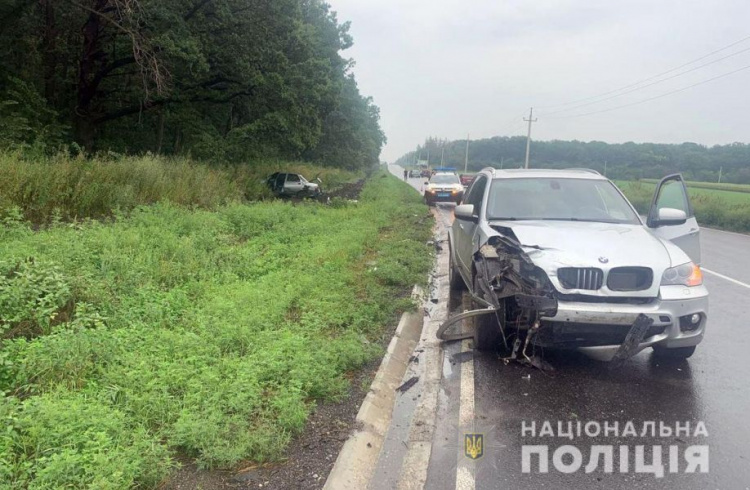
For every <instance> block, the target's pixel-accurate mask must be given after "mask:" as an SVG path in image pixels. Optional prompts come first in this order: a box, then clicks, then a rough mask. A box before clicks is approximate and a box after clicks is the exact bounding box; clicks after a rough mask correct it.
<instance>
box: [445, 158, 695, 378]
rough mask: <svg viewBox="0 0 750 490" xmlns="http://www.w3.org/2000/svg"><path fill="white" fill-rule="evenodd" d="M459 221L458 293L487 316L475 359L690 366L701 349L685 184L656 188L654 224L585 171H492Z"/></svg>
mask: <svg viewBox="0 0 750 490" xmlns="http://www.w3.org/2000/svg"><path fill="white" fill-rule="evenodd" d="M454 213H455V217H456V219H455V221H454V222H453V226H452V228H451V230H450V231H449V247H450V266H449V282H450V284H451V288H452V289H453V290H458V289H461V288H466V287H468V289H469V292H470V294H471V295H472V297H473V298H474V300H475V302H476V303H477V304H480V305H482V306H483V307H488V308H489V309H488V310H487V311H481V312H479V315H478V316H477V320H476V330H475V337H474V346H475V347H476V348H478V349H494V348H497V347H498V346H499V345H501V344H504V345H506V346H513V349H514V352H513V357H516V356H518V358H521V359H523V358H525V359H530V357H533V356H534V352H535V349H536V352H537V353H538V352H540V351H541V350H540V349H545V348H551V349H577V350H579V351H581V352H583V353H585V354H587V355H589V356H591V357H594V358H597V359H599V360H603V361H609V360H621V359H626V358H628V357H630V356H633V355H635V354H637V353H638V352H640V351H641V350H643V349H646V348H648V347H652V348H653V349H654V353H655V354H656V355H658V356H665V357H672V358H683V359H684V358H687V357H690V356H691V355H692V354H693V352H694V351H695V347H696V346H697V345H698V344H699V343H700V342H701V340H702V339H703V334H704V332H705V329H706V322H707V319H708V291H707V290H706V288H705V286H704V285H703V276H702V273H701V269H700V267H699V266H698V264H700V230H699V228H698V223H697V221H696V219H695V216H694V214H693V210H692V207H691V205H690V200H689V198H688V193H687V188H686V186H685V183H684V181H683V179H682V176H681V175H680V174H675V175H670V176H667V177H665V178H664V179H662V181H661V182H660V183H659V184H658V185H657V186H656V192H655V194H654V197H653V200H652V204H651V209H650V211H649V213H648V218H647V220H646V222H645V223H644V222H643V221H642V220H641V218H640V216H639V215H638V213H637V212H636V210H635V208H634V207H633V206H632V205H631V204H630V202H628V200H627V199H626V198H625V196H624V195H623V194H622V192H620V190H619V189H618V188H617V187H616V186H615V185H614V184H613V183H612V182H611V181H609V180H608V179H607V178H606V177H603V176H601V175H600V174H599V173H597V172H595V171H593V170H580V169H576V170H541V169H539V170H523V169H520V170H494V169H485V170H483V171H482V172H481V173H479V174H478V175H477V176H476V177H475V178H474V181H473V182H472V184H471V186H470V187H469V190H468V191H467V193H466V197H465V198H464V200H463V201H462V203H461V204H460V205H459V206H457V207H456V209H455V211H454ZM487 312H489V313H491V314H485V313H487ZM532 364H533V363H532Z"/></svg>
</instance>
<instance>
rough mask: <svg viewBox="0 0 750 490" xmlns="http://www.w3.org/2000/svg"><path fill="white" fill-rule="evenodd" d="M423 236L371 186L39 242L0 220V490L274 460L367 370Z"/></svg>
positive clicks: (378, 183) (402, 198) (391, 188)
mask: <svg viewBox="0 0 750 490" xmlns="http://www.w3.org/2000/svg"><path fill="white" fill-rule="evenodd" d="M32 202H33V201H32ZM21 214H23V213H21ZM431 225H432V219H431V215H430V214H429V213H428V212H427V209H426V207H425V206H424V205H422V204H421V202H420V197H419V196H418V194H417V193H415V192H414V191H413V189H411V188H410V187H408V186H407V185H406V184H404V183H402V182H399V181H398V180H397V179H394V178H393V177H389V176H386V175H385V174H384V173H379V174H375V176H374V177H372V178H371V179H370V180H369V181H368V183H367V184H366V186H365V187H364V190H363V192H362V195H361V197H360V200H359V201H358V202H350V201H345V200H334V201H333V202H332V203H331V205H322V204H319V203H312V202H311V203H301V204H294V203H289V202H280V201H268V202H262V203H256V204H242V203H237V202H230V203H229V204H215V205H213V206H212V207H211V208H210V209H208V208H207V209H189V208H188V207H184V206H177V205H175V204H170V203H159V204H155V205H152V206H136V207H134V208H133V209H132V211H131V212H130V213H128V214H127V216H125V215H123V216H118V217H117V219H116V220H115V221H114V222H110V221H107V222H103V221H86V222H73V223H70V222H64V221H54V222H53V223H52V224H51V225H50V226H48V227H44V228H42V229H41V230H38V231H34V230H35V227H33V226H32V225H31V224H30V223H28V222H27V221H24V220H22V219H20V217H18V216H12V215H6V216H5V218H4V222H3V224H2V225H0V257H1V259H0V331H1V332H2V350H1V351H0V390H2V391H3V392H4V396H3V398H2V403H0V416H2V418H3V420H4V422H5V430H4V431H3V433H2V436H0V482H2V483H1V484H0V486H2V487H4V488H5V487H7V488H27V487H33V488H63V487H70V488H73V487H74V488H84V487H86V488H118V489H119V488H131V487H144V488H154V487H157V486H158V485H159V484H160V483H161V482H163V481H164V479H165V478H168V476H169V474H170V471H171V470H172V469H173V468H174V466H175V464H176V463H175V456H176V455H177V454H180V455H184V456H188V457H192V458H195V459H196V460H197V461H198V463H199V464H200V465H202V466H205V467H231V466H234V465H237V464H239V463H240V462H243V461H267V460H273V459H277V458H280V457H281V456H282V455H283V452H284V449H285V447H286V445H287V444H288V443H289V441H290V440H291V439H292V438H293V437H294V435H295V434H296V433H298V432H299V431H300V430H301V429H302V428H303V426H304V424H305V421H306V418H307V414H308V413H309V410H310V409H311V407H312V406H314V404H316V403H318V402H321V401H325V400H331V399H336V398H337V397H338V396H340V395H341V394H342V393H344V391H345V387H346V385H347V382H348V381H347V375H348V373H351V372H352V371H353V370H355V369H357V368H358V367H359V366H361V365H362V364H363V363H364V362H366V361H367V360H369V359H372V358H373V357H374V356H378V355H380V354H381V352H380V348H379V347H375V346H376V345H380V343H379V342H378V340H380V339H382V338H383V336H386V335H388V331H387V325H389V324H391V323H392V322H393V320H394V318H395V315H397V314H399V313H400V312H401V311H403V310H405V309H407V308H410V307H411V306H412V305H411V300H410V299H409V298H408V295H407V294H405V293H406V292H408V291H409V289H410V286H411V285H413V284H414V283H419V282H422V281H424V279H425V277H426V272H427V270H428V268H429V266H430V263H431V255H430V253H429V251H428V249H427V247H426V245H425V242H426V241H427V240H428V239H429V237H430V236H431ZM322 277H325V280H324V281H322V280H321V278H322Z"/></svg>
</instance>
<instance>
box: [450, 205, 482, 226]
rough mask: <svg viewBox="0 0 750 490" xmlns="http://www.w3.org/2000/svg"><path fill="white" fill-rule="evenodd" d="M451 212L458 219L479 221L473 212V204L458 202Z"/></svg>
mask: <svg viewBox="0 0 750 490" xmlns="http://www.w3.org/2000/svg"><path fill="white" fill-rule="evenodd" d="M453 212H454V214H455V215H456V219H458V220H461V221H471V222H472V223H476V222H478V221H479V216H477V215H475V214H474V205H473V204H460V205H458V206H456V208H455V210H454V211H453Z"/></svg>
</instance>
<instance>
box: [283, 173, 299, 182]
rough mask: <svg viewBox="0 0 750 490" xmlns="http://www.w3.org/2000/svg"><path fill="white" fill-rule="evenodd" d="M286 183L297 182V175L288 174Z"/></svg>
mask: <svg viewBox="0 0 750 490" xmlns="http://www.w3.org/2000/svg"><path fill="white" fill-rule="evenodd" d="M286 181H287V182H299V175H297V174H289V176H288V177H287V178H286Z"/></svg>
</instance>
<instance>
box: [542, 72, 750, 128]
mask: <svg viewBox="0 0 750 490" xmlns="http://www.w3.org/2000/svg"><path fill="white" fill-rule="evenodd" d="M748 68H750V65H747V66H743V67H742V68H738V69H736V70H733V71H730V72H727V73H722V74H721V75H718V76H715V77H713V78H709V79H707V80H703V81H700V82H697V83H694V84H692V85H688V86H687V87H682V88H679V89H677V90H672V91H671V92H666V93H663V94H661V95H657V96H655V97H649V98H648V99H643V100H638V101H635V102H631V103H630V104H624V105H619V106H616V107H610V108H609V109H602V110H599V111H593V112H585V113H583V114H571V115H569V116H552V117H550V118H549V119H568V118H572V117H583V116H591V115H594V114H601V113H604V112H611V111H615V110H617V109H623V108H625V107H631V106H634V105H639V104H644V103H646V102H650V101H652V100H656V99H661V98H662V97H667V96H669V95H673V94H676V93H679V92H684V91H685V90H689V89H691V88H694V87H697V86H699V85H704V84H706V83H709V82H713V81H714V80H718V79H720V78H724V77H728V76H730V75H734V74H735V73H739V72H741V71H743V70H747V69H748Z"/></svg>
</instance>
